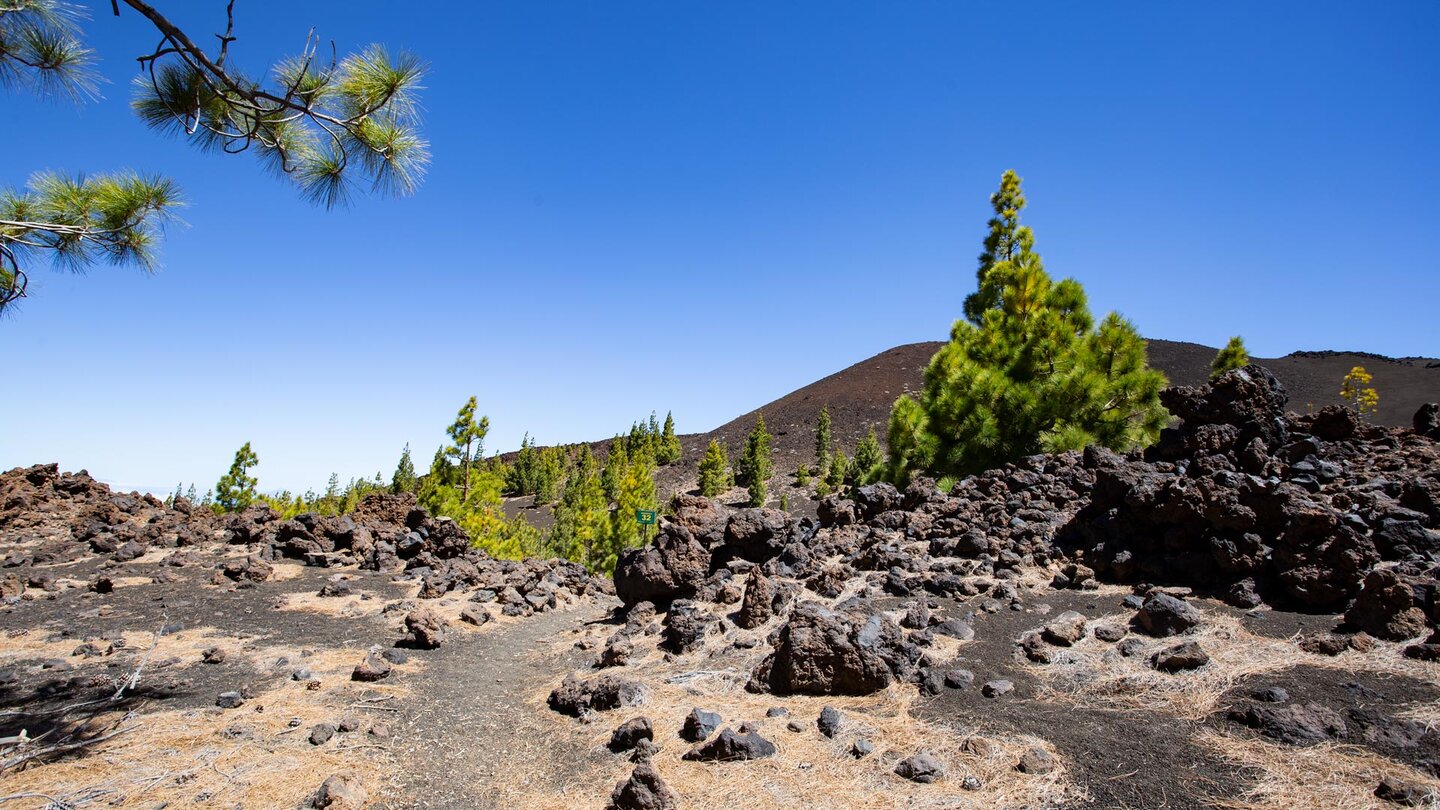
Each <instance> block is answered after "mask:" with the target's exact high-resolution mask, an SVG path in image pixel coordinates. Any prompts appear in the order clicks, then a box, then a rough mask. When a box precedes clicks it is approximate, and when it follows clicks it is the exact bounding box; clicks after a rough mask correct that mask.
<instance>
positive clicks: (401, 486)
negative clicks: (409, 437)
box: [390, 442, 419, 494]
mask: <svg viewBox="0 0 1440 810" xmlns="http://www.w3.org/2000/svg"><path fill="white" fill-rule="evenodd" d="M418 484H419V482H418V481H417V480H416V478H415V463H414V462H413V461H411V460H410V444H409V443H408V442H407V443H406V444H405V449H404V450H403V451H401V453H400V461H399V463H397V464H396V465H395V474H394V475H392V476H391V477H390V491H391V492H394V493H396V494H399V493H401V492H414V491H415V488H416V486H418Z"/></svg>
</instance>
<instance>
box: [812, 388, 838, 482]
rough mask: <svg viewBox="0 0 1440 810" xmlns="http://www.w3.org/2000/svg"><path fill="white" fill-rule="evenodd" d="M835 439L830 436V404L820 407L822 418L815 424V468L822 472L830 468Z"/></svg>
mask: <svg viewBox="0 0 1440 810" xmlns="http://www.w3.org/2000/svg"><path fill="white" fill-rule="evenodd" d="M834 449H835V441H834V439H832V438H831V436H830V406H829V405H822V406H821V407H820V420H819V422H817V423H816V425H815V469H817V470H819V471H820V472H821V474H823V473H824V471H825V470H828V469H830V453H831V452H832V451H833V450H834Z"/></svg>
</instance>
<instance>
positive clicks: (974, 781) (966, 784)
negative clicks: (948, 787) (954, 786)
mask: <svg viewBox="0 0 1440 810" xmlns="http://www.w3.org/2000/svg"><path fill="white" fill-rule="evenodd" d="M960 787H962V788H964V789H965V790H979V789H980V788H981V787H984V786H983V785H981V784H980V779H979V778H978V777H974V776H967V777H965V778H964V779H961V780H960Z"/></svg>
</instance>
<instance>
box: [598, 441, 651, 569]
mask: <svg viewBox="0 0 1440 810" xmlns="http://www.w3.org/2000/svg"><path fill="white" fill-rule="evenodd" d="M654 473H655V466H654V463H653V462H652V461H651V459H650V456H649V455H648V454H644V453H642V454H641V455H640V456H639V457H638V458H635V459H632V460H631V462H630V463H629V464H628V465H626V468H625V471H624V474H623V476H622V477H621V479H620V492H619V494H618V496H617V497H616V498H615V511H614V512H612V513H611V515H610V532H609V535H608V536H607V538H606V540H607V542H606V543H605V544H604V545H603V547H602V549H601V553H600V554H599V555H597V557H596V559H595V560H594V564H593V567H594V569H595V570H597V571H602V572H605V573H611V572H613V571H614V570H615V563H616V562H617V561H618V560H619V559H620V552H622V551H624V550H625V549H628V548H635V547H636V546H638V545H640V542H641V534H640V525H639V523H637V522H636V517H635V513H636V511H637V510H641V509H650V510H653V509H655V507H656V503H655V475H654Z"/></svg>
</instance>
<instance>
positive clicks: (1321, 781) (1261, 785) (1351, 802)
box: [1195, 730, 1440, 810]
mask: <svg viewBox="0 0 1440 810" xmlns="http://www.w3.org/2000/svg"><path fill="white" fill-rule="evenodd" d="M1195 742H1196V743H1197V744H1199V745H1200V746H1201V747H1203V748H1207V749H1209V750H1211V751H1213V752H1214V753H1215V754H1217V755H1218V756H1220V757H1221V758H1223V759H1224V760H1225V761H1226V762H1228V763H1230V764H1231V765H1233V766H1235V767H1237V768H1242V769H1244V770H1245V771H1247V772H1248V773H1249V774H1251V775H1252V776H1253V777H1254V781H1253V784H1252V785H1251V786H1250V787H1249V788H1248V789H1247V790H1246V791H1245V792H1244V793H1242V794H1241V795H1239V796H1238V797H1233V798H1228V797H1227V798H1218V797H1217V798H1214V799H1212V800H1211V801H1212V802H1213V803H1214V805H1215V806H1216V807H1223V808H1230V809H1231V810H1293V808H1297V807H1305V808H1326V810H1331V809H1332V808H1333V810H1352V809H1353V810H1359V809H1360V808H1375V809H1376V810H1378V809H1379V808H1389V807H1394V806H1395V805H1393V804H1390V803H1389V802H1385V801H1382V800H1380V799H1378V798H1376V797H1375V795H1374V793H1375V786H1376V785H1378V784H1379V783H1380V780H1381V779H1383V778H1385V777H1390V778H1392V779H1397V780H1399V781H1402V782H1408V783H1410V784H1413V785H1419V786H1421V787H1424V788H1428V789H1430V790H1431V791H1432V792H1434V795H1436V796H1440V779H1435V778H1433V777H1431V776H1428V775H1426V774H1423V773H1421V772H1419V771H1416V770H1414V769H1412V768H1408V767H1406V766H1404V765H1400V764H1398V763H1396V762H1393V761H1391V760H1388V759H1386V758H1384V757H1382V756H1379V755H1378V754H1374V753H1371V752H1369V751H1366V750H1365V749H1363V748H1356V747H1353V746H1346V745H1337V744H1333V743H1326V744H1321V745H1311V746H1293V745H1280V744H1277V743H1271V742H1266V741H1264V740H1258V739H1247V738H1244V737H1239V736H1234V735H1229V734H1221V733H1218V732H1215V731H1211V730H1206V731H1203V732H1201V734H1200V735H1199V736H1198V737H1196V738H1195ZM1427 806H1429V807H1431V808H1435V807H1437V806H1440V799H1437V800H1436V801H1432V802H1431V803H1429V804H1428V805H1427Z"/></svg>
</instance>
